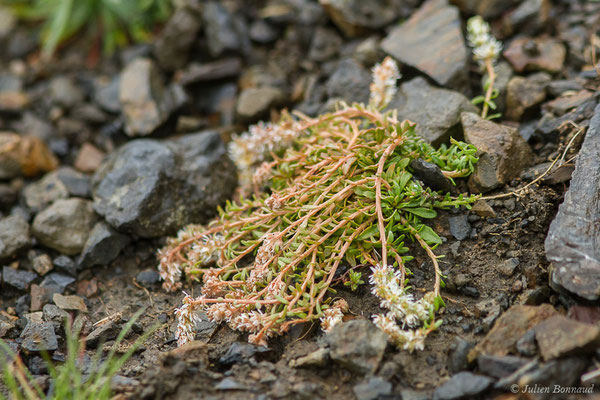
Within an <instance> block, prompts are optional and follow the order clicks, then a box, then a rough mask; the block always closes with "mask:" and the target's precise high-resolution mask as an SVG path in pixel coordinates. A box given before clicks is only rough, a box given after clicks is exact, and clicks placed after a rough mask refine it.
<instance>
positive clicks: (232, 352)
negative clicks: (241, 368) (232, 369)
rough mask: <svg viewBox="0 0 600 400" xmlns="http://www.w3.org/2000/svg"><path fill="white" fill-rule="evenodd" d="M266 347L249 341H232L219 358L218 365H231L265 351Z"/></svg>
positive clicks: (266, 350)
mask: <svg viewBox="0 0 600 400" xmlns="http://www.w3.org/2000/svg"><path fill="white" fill-rule="evenodd" d="M268 351H269V349H268V348H266V347H264V346H255V345H253V344H250V343H239V342H234V343H232V344H231V346H229V348H228V349H227V352H225V354H224V355H222V356H221V357H220V358H219V361H218V363H219V365H221V366H225V367H226V366H231V365H234V364H238V363H240V362H244V361H248V360H250V359H252V358H253V357H254V356H255V355H257V354H262V353H267V352H268Z"/></svg>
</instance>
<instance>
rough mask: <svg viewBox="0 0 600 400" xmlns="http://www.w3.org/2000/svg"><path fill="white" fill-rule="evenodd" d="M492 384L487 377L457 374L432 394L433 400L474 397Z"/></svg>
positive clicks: (466, 373)
mask: <svg viewBox="0 0 600 400" xmlns="http://www.w3.org/2000/svg"><path fill="white" fill-rule="evenodd" d="M493 382H494V380H493V379H491V378H488V377H487V376H482V375H476V374H473V373H471V372H459V373H458V374H456V375H454V376H453V377H452V378H450V380H449V381H448V382H446V383H444V384H443V385H441V386H439V387H437V388H436V389H435V391H434V392H433V399H434V400H454V399H460V398H463V397H468V396H476V395H478V394H481V393H483V392H484V391H486V390H487V389H488V388H489V387H490V386H491V385H492V383H493Z"/></svg>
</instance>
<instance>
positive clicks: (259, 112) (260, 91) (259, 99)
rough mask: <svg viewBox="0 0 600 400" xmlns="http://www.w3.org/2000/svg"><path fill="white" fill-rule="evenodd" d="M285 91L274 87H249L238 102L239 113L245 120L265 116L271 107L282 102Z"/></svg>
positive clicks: (237, 109)
mask: <svg viewBox="0 0 600 400" xmlns="http://www.w3.org/2000/svg"><path fill="white" fill-rule="evenodd" d="M283 98H284V95H283V92H282V91H281V90H279V89H277V88H273V87H261V88H249V89H246V90H244V91H243V92H242V93H241V94H240V97H239V99H238V102H237V107H236V111H237V115H238V116H239V117H240V118H241V119H242V120H245V121H251V120H256V119H258V118H260V117H261V116H264V115H265V114H266V113H267V112H268V111H269V109H270V108H271V107H274V106H276V105H278V104H281V102H282V101H283Z"/></svg>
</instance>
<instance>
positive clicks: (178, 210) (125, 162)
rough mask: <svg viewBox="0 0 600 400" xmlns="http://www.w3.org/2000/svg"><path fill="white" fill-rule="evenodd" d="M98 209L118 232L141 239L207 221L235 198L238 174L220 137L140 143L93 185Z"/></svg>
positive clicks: (116, 156) (111, 161) (112, 159)
mask: <svg viewBox="0 0 600 400" xmlns="http://www.w3.org/2000/svg"><path fill="white" fill-rule="evenodd" d="M92 186H93V196H94V208H95V210H96V211H97V212H98V213H99V214H100V215H102V216H104V217H105V218H106V221H107V222H108V223H109V224H110V225H112V226H113V227H114V228H116V229H118V230H121V231H124V232H128V233H133V234H135V235H138V236H141V237H159V236H162V235H165V234H172V233H174V232H175V231H177V229H179V228H181V227H183V226H185V225H187V224H189V223H193V222H194V223H200V222H203V221H206V220H207V219H208V218H210V217H212V216H213V215H214V214H215V209H216V207H217V205H219V204H222V203H223V202H224V201H225V200H226V199H227V198H229V197H230V196H231V194H232V193H233V190H234V189H235V186H236V172H235V168H234V166H233V163H232V162H231V161H230V160H229V158H228V157H227V152H226V149H225V145H224V144H223V142H222V141H221V138H220V136H219V134H218V133H217V132H201V133H198V134H193V135H188V136H184V137H182V138H179V139H176V140H171V141H165V142H160V141H156V140H134V141H131V142H129V143H127V144H126V145H125V146H123V147H121V148H120V149H119V150H117V151H116V152H114V153H113V154H111V156H109V158H108V159H107V160H106V161H105V162H104V163H103V165H102V166H101V167H100V168H99V169H98V171H96V174H95V175H94V178H93V180H92Z"/></svg>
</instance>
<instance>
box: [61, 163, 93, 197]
mask: <svg viewBox="0 0 600 400" xmlns="http://www.w3.org/2000/svg"><path fill="white" fill-rule="evenodd" d="M56 176H57V178H58V179H59V180H60V182H62V184H63V185H64V186H65V187H66V188H67V191H68V193H69V194H70V195H71V196H74V197H85V198H87V197H91V191H90V178H89V177H87V176H86V175H84V174H82V173H81V172H79V171H76V170H74V169H73V168H71V167H61V168H59V169H58V170H57V171H56Z"/></svg>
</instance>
